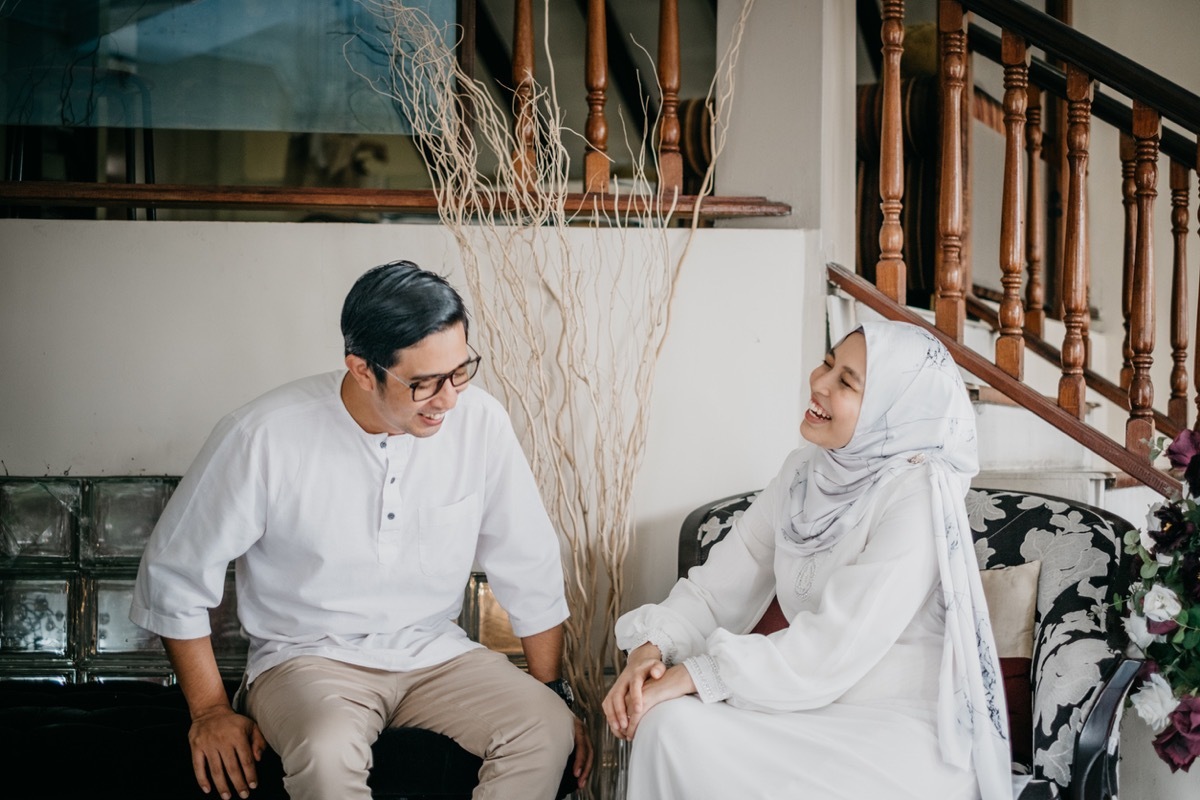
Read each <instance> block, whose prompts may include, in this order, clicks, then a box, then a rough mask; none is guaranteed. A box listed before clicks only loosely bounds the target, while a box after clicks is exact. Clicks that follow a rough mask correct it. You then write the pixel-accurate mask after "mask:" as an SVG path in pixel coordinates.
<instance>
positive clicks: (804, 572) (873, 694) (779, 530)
mask: <svg viewBox="0 0 1200 800" xmlns="http://www.w3.org/2000/svg"><path fill="white" fill-rule="evenodd" d="M799 453H800V451H797V453H793V454H792V456H790V457H789V458H788V460H787V461H786V462H785V463H784V466H783V469H782V470H781V472H780V474H779V476H777V477H776V478H775V479H774V480H773V481H772V482H771V483H770V484H769V485H768V487H767V488H766V489H765V490H764V491H763V493H762V494H761V495H760V496H759V498H758V499H757V500H756V501H755V502H754V504H753V505H752V506H751V507H750V508H749V509H747V510H746V512H745V514H743V515H742V517H741V518H740V519H739V520H738V521H737V522H736V523H735V525H734V527H733V529H732V530H731V531H730V533H729V535H728V536H727V537H726V538H725V539H724V540H723V541H721V542H720V543H718V544H717V545H715V546H714V547H713V549H712V551H711V553H710V556H709V559H708V562H707V563H706V564H705V565H703V566H700V567H696V568H694V569H693V570H692V571H691V573H690V574H689V576H688V579H685V580H681V581H679V583H677V584H676V585H675V587H674V588H673V589H672V591H671V593H670V595H669V597H668V598H667V599H666V600H665V601H663V602H662V603H661V604H658V605H648V606H643V607H641V608H639V609H636V610H634V611H631V612H630V613H628V614H626V615H624V616H623V617H622V618H621V619H620V621H619V622H618V624H617V639H618V644H619V645H620V646H621V647H622V648H623V649H632V648H634V647H636V646H638V645H640V644H642V643H644V642H646V641H651V642H654V643H655V644H656V645H658V646H659V647H660V648H661V649H662V651H663V655H664V658H665V659H666V660H667V661H668V663H680V662H682V663H684V664H685V665H686V666H687V668H688V670H689V672H690V673H691V675H692V677H693V679H694V680H695V683H696V686H697V689H698V696H689V697H683V698H679V699H677V700H671V701H668V702H665V703H661V704H659V705H658V706H656V707H654V708H653V709H651V710H650V712H648V713H647V714H646V716H645V718H644V719H643V720H642V722H641V724H640V726H639V728H638V730H637V733H636V735H635V737H634V740H633V751H632V755H631V757H630V763H629V775H628V781H629V783H628V785H629V792H628V798H629V800H671V799H672V798H678V800H704V799H705V798H713V800H717V799H718V798H719V799H721V800H726V799H730V798H738V799H739V800H740V799H741V798H805V799H808V798H812V799H814V800H815V799H818V798H819V799H820V800H837V799H838V798H846V800H851V799H853V800H863V799H864V798H871V799H872V800H874V799H875V798H889V799H892V798H922V799H923V800H959V799H960V798H961V799H963V800H966V799H968V798H976V797H978V794H979V790H978V788H977V785H976V778H975V774H974V772H973V771H971V770H962V769H957V768H954V767H951V766H949V765H947V764H946V763H944V761H943V759H942V756H941V753H940V751H939V744H938V735H937V724H936V718H935V714H936V709H937V703H938V676H939V673H940V669H941V660H942V656H943V651H944V647H943V643H944V620H945V611H944V606H943V600H942V595H941V591H940V588H939V577H938V576H939V572H938V564H937V553H936V550H935V542H934V528H935V525H934V521H933V520H932V500H931V496H932V490H931V488H930V487H931V476H930V470H929V468H928V466H926V465H917V466H914V467H913V468H912V469H909V470H907V471H905V472H904V473H903V474H901V475H899V476H897V477H896V478H895V479H894V480H892V481H891V482H890V483H888V484H887V485H886V486H882V487H880V489H879V491H878V492H877V495H878V496H877V497H875V498H873V500H872V501H871V506H870V508H869V509H868V511H867V513H866V515H865V516H864V517H863V520H862V523H861V524H860V525H859V526H858V527H856V528H855V529H854V530H852V531H851V532H850V533H848V534H846V535H845V536H843V537H842V538H841V539H839V540H838V541H837V543H836V544H834V545H833V546H832V547H831V548H829V549H827V550H824V551H822V552H818V553H815V554H813V555H809V556H802V555H801V554H800V553H799V552H798V549H797V547H796V546H795V544H794V543H793V542H792V541H790V540H789V539H788V537H787V536H786V535H785V533H784V530H785V529H786V528H787V527H788V526H787V525H786V524H785V523H786V519H787V518H786V514H787V513H788V511H787V508H788V490H789V484H790V480H791V478H792V476H793V475H794V474H795V473H796V463H797V459H798V457H799ZM775 594H778V598H779V604H780V607H781V608H782V610H783V612H784V615H785V616H786V617H787V618H788V619H789V620H790V621H791V624H790V626H789V627H787V628H785V629H783V630H781V631H778V632H776V633H773V634H771V635H769V636H762V635H758V634H746V632H747V631H749V630H750V629H751V628H752V627H753V626H754V624H755V622H756V621H757V620H758V618H759V617H760V616H761V615H762V613H763V611H764V610H765V609H766V607H767V605H768V604H769V603H770V600H771V597H772V596H773V595H775Z"/></svg>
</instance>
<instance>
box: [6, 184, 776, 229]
mask: <svg viewBox="0 0 1200 800" xmlns="http://www.w3.org/2000/svg"><path fill="white" fill-rule="evenodd" d="M504 197H505V196H503V195H502V199H503V198H504ZM646 202H647V201H646V199H645V198H630V197H626V196H621V197H617V196H615V195H610V194H600V195H596V194H582V193H579V194H569V195H567V199H566V206H565V210H566V212H567V213H568V214H576V213H583V214H587V213H602V214H613V215H618V214H625V213H629V212H631V211H632V212H634V213H637V212H638V211H642V210H645V206H646ZM2 205H9V206H51V207H54V206H59V207H61V206H76V207H79V206H82V207H92V208H99V207H122V208H224V209H231V208H237V209H264V210H266V209H270V210H289V209H297V210H298V209H306V210H308V209H312V210H318V209H320V210H326V211H329V210H338V211H376V212H392V213H406V214H431V215H432V214H437V198H436V196H435V195H434V193H433V191H432V190H431V189H335V188H318V187H301V188H294V187H286V188H285V187H278V186H188V185H180V184H162V183H158V184H146V183H72V182H65V181H0V206H2ZM667 205H668V203H666V202H665V201H663V208H664V210H665V208H666V206H667ZM695 207H696V197H695V196H694V195H684V196H681V197H680V198H679V201H678V203H677V204H676V206H675V214H674V218H675V219H676V220H678V219H680V218H682V217H687V216H690V215H691V214H692V212H693V210H694V209H695ZM791 213H792V208H791V206H789V205H787V204H786V203H779V202H776V201H773V200H768V199H766V198H765V197H705V198H703V200H701V201H700V217H701V218H702V219H706V220H711V219H736V218H741V217H784V216H787V215H789V214H791Z"/></svg>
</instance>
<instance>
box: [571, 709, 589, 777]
mask: <svg viewBox="0 0 1200 800" xmlns="http://www.w3.org/2000/svg"><path fill="white" fill-rule="evenodd" d="M591 772H592V740H591V739H590V738H588V734H587V729H586V728H585V727H583V720H581V719H579V718H578V717H576V718H575V765H574V768H573V770H572V774H574V775H575V779H576V781H577V782H578V784H579V788H580V789H582V788H583V785H584V784H585V783H587V779H588V775H590V774H591Z"/></svg>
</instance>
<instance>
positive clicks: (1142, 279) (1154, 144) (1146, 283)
mask: <svg viewBox="0 0 1200 800" xmlns="http://www.w3.org/2000/svg"><path fill="white" fill-rule="evenodd" d="M1161 128H1162V123H1161V120H1160V119H1159V115H1158V112H1157V111H1155V110H1154V109H1153V108H1150V107H1149V106H1147V105H1145V104H1144V103H1142V102H1140V101H1138V100H1134V101H1133V138H1134V142H1135V144H1136V148H1137V164H1136V166H1135V168H1134V181H1135V182H1136V183H1137V212H1138V219H1137V250H1136V251H1135V255H1134V258H1133V302H1132V304H1131V308H1132V309H1133V315H1132V317H1133V321H1132V324H1131V327H1130V333H1129V344H1130V346H1131V347H1132V348H1133V357H1132V359H1131V360H1132V362H1133V378H1132V379H1131V380H1130V382H1129V421H1128V422H1126V423H1125V448H1126V449H1127V450H1129V451H1130V452H1132V453H1138V454H1140V455H1143V456H1145V457H1147V458H1149V455H1150V441H1151V439H1153V437H1154V416H1153V414H1154V411H1153V406H1154V384H1153V383H1152V382H1151V381H1150V366H1151V364H1153V363H1154V355H1153V353H1154V199H1155V198H1156V197H1157V196H1158V191H1157V186H1158V140H1159V136H1160V134H1161Z"/></svg>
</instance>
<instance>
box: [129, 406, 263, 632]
mask: <svg viewBox="0 0 1200 800" xmlns="http://www.w3.org/2000/svg"><path fill="white" fill-rule="evenodd" d="M248 438H249V437H248V434H247V433H246V431H245V430H243V429H242V427H241V426H240V424H239V422H238V420H236V419H235V418H234V417H232V416H228V417H225V418H224V419H222V420H221V422H219V423H218V424H217V426H216V428H214V430H213V432H212V434H211V435H210V436H209V438H208V440H207V441H206V442H205V444H204V447H203V448H202V449H201V451H200V453H199V455H197V457H196V460H195V462H194V463H193V464H192V466H191V468H190V469H188V471H187V473H186V474H185V475H184V477H183V479H182V480H181V481H180V483H179V486H178V488H176V490H175V492H174V493H173V494H172V496H171V499H170V501H169V502H168V503H167V507H166V508H165V509H164V511H163V514H162V516H161V517H160V518H159V521H158V524H157V525H156V526H155V529H154V532H153V534H152V535H151V537H150V541H149V542H148V543H147V546H146V552H145V553H144V554H143V556H142V560H141V563H140V564H139V566H138V577H137V582H136V583H135V585H134V592H133V603H132V606H131V608H130V619H131V620H132V621H133V622H134V623H136V624H138V625H140V626H141V627H143V628H145V629H147V630H149V631H151V632H153V633H156V634H158V635H160V636H166V637H169V638H172V639H196V638H200V637H203V636H208V635H209V634H210V632H211V630H210V624H209V616H208V609H210V608H215V607H216V606H217V605H219V604H220V602H221V596H222V594H223V592H224V588H225V573H226V570H227V568H228V566H229V563H230V562H231V561H233V560H234V559H236V558H237V557H238V556H240V555H241V554H242V553H244V552H246V550H248V549H249V548H250V547H251V545H253V544H254V542H255V541H256V540H257V539H258V538H259V537H260V536H261V535H262V531H263V528H264V525H265V519H266V509H265V502H264V499H263V498H264V494H265V493H264V491H263V479H262V473H261V469H260V464H259V463H258V457H257V449H256V448H255V447H254V446H253V443H252V442H250V441H249V440H248Z"/></svg>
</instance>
